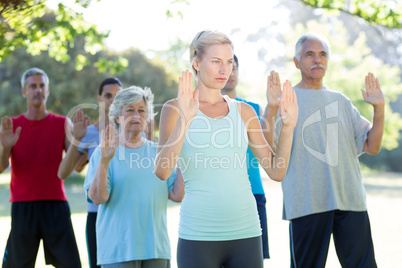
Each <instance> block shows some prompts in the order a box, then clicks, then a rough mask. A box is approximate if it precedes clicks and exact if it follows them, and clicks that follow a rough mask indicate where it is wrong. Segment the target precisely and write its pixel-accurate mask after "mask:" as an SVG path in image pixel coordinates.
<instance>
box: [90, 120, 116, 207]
mask: <svg viewBox="0 0 402 268" xmlns="http://www.w3.org/2000/svg"><path fill="white" fill-rule="evenodd" d="M117 145H118V144H117V139H116V130H115V128H114V127H113V126H112V125H108V126H107V127H106V130H102V133H101V144H100V149H101V157H100V158H99V164H98V168H97V169H96V173H95V176H94V179H93V181H92V183H91V186H90V187H89V190H88V197H89V198H90V199H91V200H92V202H94V204H96V205H99V204H102V203H104V202H106V201H107V200H109V197H110V193H109V191H108V187H107V185H108V182H107V173H108V170H109V163H110V160H111V159H112V158H113V156H114V154H115V153H116V149H117Z"/></svg>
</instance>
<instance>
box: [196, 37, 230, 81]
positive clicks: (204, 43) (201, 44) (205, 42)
mask: <svg viewBox="0 0 402 268" xmlns="http://www.w3.org/2000/svg"><path fill="white" fill-rule="evenodd" d="M220 44H230V45H231V46H232V48H233V43H232V41H231V40H230V39H229V37H228V36H227V35H226V34H224V33H222V32H219V31H216V30H205V31H201V32H199V33H197V34H196V35H195V37H194V38H193V41H191V44H190V47H189V48H190V62H191V67H192V68H193V72H194V74H195V76H197V75H198V71H197V70H196V69H195V68H194V66H193V63H194V60H196V59H198V60H201V59H202V57H203V56H204V54H205V50H206V48H207V47H209V46H211V45H220Z"/></svg>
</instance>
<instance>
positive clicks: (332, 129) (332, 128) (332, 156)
mask: <svg viewBox="0 0 402 268" xmlns="http://www.w3.org/2000/svg"><path fill="white" fill-rule="evenodd" d="M338 116H339V103H338V101H335V102H333V103H331V104H328V105H326V106H325V120H328V119H331V118H337V117H338ZM321 120H322V116H321V111H320V110H318V111H316V112H314V113H313V114H312V115H310V116H309V117H308V118H307V120H306V121H304V123H303V126H302V141H303V146H304V148H306V150H307V151H308V152H309V153H310V154H311V155H313V156H314V157H315V158H317V159H318V160H320V161H322V162H324V163H327V164H328V165H330V166H333V167H336V166H338V160H339V159H338V157H339V152H338V151H339V147H338V137H339V136H338V130H339V125H338V122H336V123H328V124H327V137H326V145H325V152H318V151H316V150H314V149H313V148H311V147H310V146H308V145H307V144H306V142H305V137H304V131H305V129H306V128H307V127H308V126H311V125H312V124H314V123H317V122H320V121H321Z"/></svg>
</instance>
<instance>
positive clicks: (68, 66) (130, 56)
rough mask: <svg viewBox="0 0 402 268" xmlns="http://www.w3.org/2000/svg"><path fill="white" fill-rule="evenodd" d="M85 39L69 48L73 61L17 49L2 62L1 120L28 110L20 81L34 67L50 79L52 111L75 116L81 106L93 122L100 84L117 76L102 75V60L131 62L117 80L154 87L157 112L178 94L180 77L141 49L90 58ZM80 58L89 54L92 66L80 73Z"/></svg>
mask: <svg viewBox="0 0 402 268" xmlns="http://www.w3.org/2000/svg"><path fill="white" fill-rule="evenodd" d="M83 39H84V38H83V37H79V38H78V39H77V40H76V41H75V44H74V46H73V47H72V48H69V50H68V55H69V57H70V60H69V61H67V62H66V63H60V62H58V61H56V60H55V59H54V58H51V57H50V56H49V55H48V54H47V53H45V52H42V53H40V54H39V55H37V56H32V55H30V54H29V53H27V52H26V51H25V49H23V48H20V49H16V50H15V51H14V52H13V57H7V58H5V59H4V60H3V62H0V88H1V89H2V97H1V99H0V117H2V116H5V115H8V116H16V115H18V114H21V113H23V112H25V111H26V101H25V99H24V98H23V96H22V94H21V85H20V78H21V75H22V73H23V72H24V71H25V70H27V69H28V68H31V67H39V68H41V69H43V70H44V71H45V72H46V73H47V74H48V76H49V79H50V84H49V89H50V95H49V99H48V101H47V108H48V110H49V111H52V112H55V113H58V114H62V115H71V114H72V113H73V112H75V111H76V109H77V108H78V106H80V107H87V108H84V112H85V113H86V114H89V116H90V117H91V120H92V121H95V120H97V118H98V115H99V111H98V109H97V104H98V102H97V94H98V87H99V84H100V83H101V81H102V80H103V79H105V78H107V77H116V74H115V73H112V72H110V71H108V72H106V73H101V72H99V70H98V68H96V67H95V62H98V61H99V60H100V59H106V60H108V61H117V60H118V59H119V58H125V59H127V61H128V66H127V67H126V68H125V69H124V70H123V71H122V72H121V74H120V75H118V76H117V77H118V78H119V79H120V80H121V81H122V83H123V87H124V88H126V87H128V86H131V85H137V86H141V87H150V88H151V90H152V92H153V93H154V95H155V100H154V104H155V106H156V109H155V111H156V112H159V111H160V108H161V106H162V104H163V103H164V102H165V101H166V100H168V99H171V98H174V97H175V96H176V95H177V86H178V83H177V82H178V81H177V78H176V77H175V76H172V75H171V74H169V73H167V72H166V71H165V66H163V65H161V64H160V63H154V62H152V61H151V60H149V59H148V58H147V57H146V56H145V55H144V54H143V53H142V52H140V51H139V50H136V49H130V50H126V51H123V52H110V51H107V50H103V51H101V52H99V53H97V54H95V55H90V54H85V51H84V48H83V47H84V45H85V40H83ZM80 55H85V56H86V57H87V59H88V63H89V64H88V65H86V66H85V67H83V68H82V69H81V70H80V71H77V69H76V68H75V66H76V61H77V58H78V57H79V56H80ZM88 104H92V108H91V107H88ZM93 104H95V105H93ZM159 114H160V113H159ZM159 114H158V115H157V117H156V119H155V122H156V124H158V123H159Z"/></svg>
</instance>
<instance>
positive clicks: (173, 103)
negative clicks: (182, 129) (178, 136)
mask: <svg viewBox="0 0 402 268" xmlns="http://www.w3.org/2000/svg"><path fill="white" fill-rule="evenodd" d="M178 116H179V107H178V104H177V98H175V99H171V100H168V101H167V102H165V103H164V104H163V107H162V114H161V117H165V118H166V119H167V120H170V119H172V117H178ZM175 119H177V118H175Z"/></svg>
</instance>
